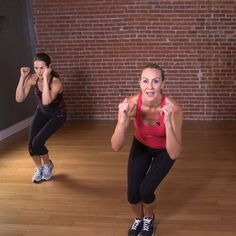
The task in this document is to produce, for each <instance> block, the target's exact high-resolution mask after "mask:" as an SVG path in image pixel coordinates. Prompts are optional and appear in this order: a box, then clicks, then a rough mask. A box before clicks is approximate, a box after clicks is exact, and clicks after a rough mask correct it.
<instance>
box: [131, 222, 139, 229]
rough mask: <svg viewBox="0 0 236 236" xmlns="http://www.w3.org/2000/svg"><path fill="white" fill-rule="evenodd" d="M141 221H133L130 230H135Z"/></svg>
mask: <svg viewBox="0 0 236 236" xmlns="http://www.w3.org/2000/svg"><path fill="white" fill-rule="evenodd" d="M141 221H142V220H135V221H134V223H133V225H132V227H131V229H134V230H136V229H137V227H138V226H139V224H140V223H141Z"/></svg>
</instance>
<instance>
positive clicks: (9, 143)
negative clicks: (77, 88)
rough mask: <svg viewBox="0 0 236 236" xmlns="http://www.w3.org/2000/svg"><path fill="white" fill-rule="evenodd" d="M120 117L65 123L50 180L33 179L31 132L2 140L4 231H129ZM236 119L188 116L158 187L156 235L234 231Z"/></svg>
mask: <svg viewBox="0 0 236 236" xmlns="http://www.w3.org/2000/svg"><path fill="white" fill-rule="evenodd" d="M113 129H114V122H105V121H104V122H81V121H76V122H72V121H70V122H67V123H66V124H65V126H64V127H63V128H62V129H61V130H60V131H58V133H57V134H56V135H54V136H53V137H51V139H50V140H49V142H48V147H49V149H50V150H51V151H50V154H51V158H52V159H53V161H54V163H55V169H54V178H53V180H52V181H49V182H43V183H41V184H33V183H31V176H32V173H33V169H34V165H33V162H32V160H31V159H30V158H29V156H28V153H27V130H24V131H22V132H20V133H18V134H16V135H14V136H12V137H10V138H7V139H5V140H3V141H1V142H0V235H1V236H39V235H40V236H42V235H47V236H54V235H55V236H67V235H68V236H74V235H76V236H77V235H78V236H126V235H127V230H128V228H129V225H130V223H131V222H132V217H133V215H132V213H131V210H130V208H129V205H128V203H127V200H126V166H127V156H128V152H129V146H130V143H131V140H132V132H133V131H132V129H130V131H129V134H128V137H127V140H126V146H125V147H124V149H123V150H122V151H121V152H119V153H115V152H113V151H112V150H111V147H110V137H111V134H112V132H113ZM235 137H236V122H228V121H224V122H213V123H212V122H207V121H206V122H197V121H194V122H185V123H184V127H183V138H184V140H183V143H184V146H183V152H182V155H181V158H180V159H178V161H177V162H176V163H175V165H174V167H173V169H172V170H171V172H170V174H169V175H168V177H167V178H166V179H165V180H164V181H163V182H162V184H161V185H160V187H159V189H158V190H157V192H156V194H157V208H156V216H157V233H156V235H158V236H235V235H236V138H235Z"/></svg>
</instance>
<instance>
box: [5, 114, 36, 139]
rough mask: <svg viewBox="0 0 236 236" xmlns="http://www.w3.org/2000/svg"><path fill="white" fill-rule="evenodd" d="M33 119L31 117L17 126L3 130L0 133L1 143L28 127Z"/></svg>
mask: <svg viewBox="0 0 236 236" xmlns="http://www.w3.org/2000/svg"><path fill="white" fill-rule="evenodd" d="M32 118H33V117H29V118H27V119H25V120H22V121H21V122H19V123H17V124H15V125H12V126H10V127H8V128H6V129H3V130H1V131H0V141H1V140H3V139H5V138H7V137H9V136H11V135H13V134H15V133H17V132H19V131H21V130H22V129H24V128H26V127H28V126H29V125H30V123H31V121H32Z"/></svg>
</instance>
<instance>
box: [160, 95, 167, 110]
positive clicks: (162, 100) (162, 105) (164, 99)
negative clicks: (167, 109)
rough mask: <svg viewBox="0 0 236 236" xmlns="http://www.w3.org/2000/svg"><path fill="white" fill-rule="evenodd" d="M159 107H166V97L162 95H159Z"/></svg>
mask: <svg viewBox="0 0 236 236" xmlns="http://www.w3.org/2000/svg"><path fill="white" fill-rule="evenodd" d="M161 96H162V97H161V107H164V106H165V105H166V96H165V95H164V94H162V95H161Z"/></svg>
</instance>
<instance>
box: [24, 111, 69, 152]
mask: <svg viewBox="0 0 236 236" xmlns="http://www.w3.org/2000/svg"><path fill="white" fill-rule="evenodd" d="M65 121H66V114H64V113H57V114H47V113H43V112H41V111H40V110H38V109H37V110H36V112H35V114H34V117H33V121H32V125H31V128H30V133H29V154H30V155H31V156H35V155H45V154H47V153H48V149H47V148H46V146H45V143H46V141H47V140H48V138H49V137H50V136H51V135H52V134H53V133H55V132H56V131H57V130H58V129H59V128H60V127H61V126H62V125H63V124H64V123H65Z"/></svg>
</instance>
